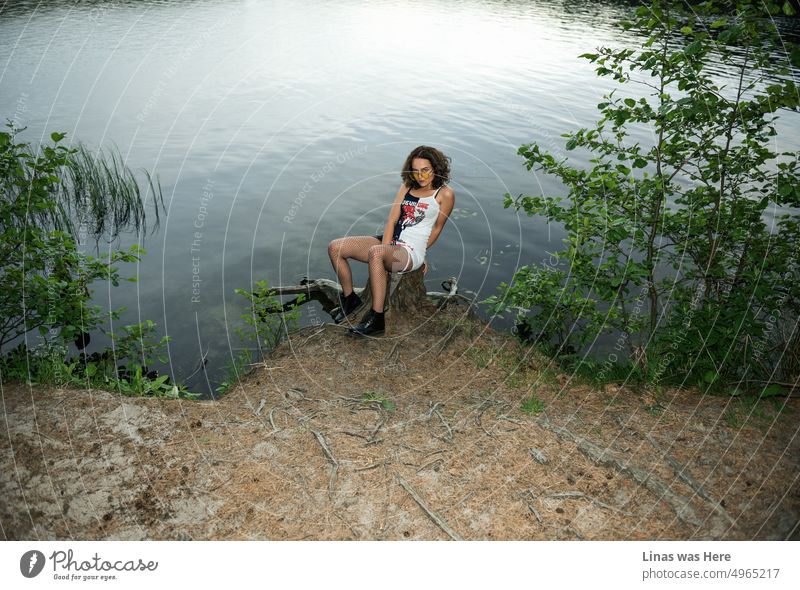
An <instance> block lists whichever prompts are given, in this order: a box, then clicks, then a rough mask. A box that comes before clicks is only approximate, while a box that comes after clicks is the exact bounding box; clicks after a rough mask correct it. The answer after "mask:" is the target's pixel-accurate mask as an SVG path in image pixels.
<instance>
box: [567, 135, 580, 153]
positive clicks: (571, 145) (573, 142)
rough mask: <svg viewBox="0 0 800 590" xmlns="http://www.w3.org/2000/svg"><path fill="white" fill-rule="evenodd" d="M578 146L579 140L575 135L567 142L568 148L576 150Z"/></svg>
mask: <svg viewBox="0 0 800 590" xmlns="http://www.w3.org/2000/svg"><path fill="white" fill-rule="evenodd" d="M576 147H578V140H577V139H575V138H574V137H573V138H572V139H570V140H569V141H568V142H567V150H574V149H575V148H576Z"/></svg>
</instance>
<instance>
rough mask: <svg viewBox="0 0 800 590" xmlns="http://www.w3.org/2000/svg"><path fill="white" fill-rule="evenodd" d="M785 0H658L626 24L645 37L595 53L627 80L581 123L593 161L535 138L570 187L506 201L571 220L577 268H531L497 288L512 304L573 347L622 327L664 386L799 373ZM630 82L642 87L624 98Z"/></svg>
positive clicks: (538, 158)
mask: <svg viewBox="0 0 800 590" xmlns="http://www.w3.org/2000/svg"><path fill="white" fill-rule="evenodd" d="M785 9H786V10H787V11H790V12H791V8H790V6H789V4H788V3H787V4H786V7H785ZM780 10H781V6H779V5H777V4H775V3H770V2H766V3H751V2H738V3H730V2H726V3H720V2H704V3H693V4H692V6H691V7H690V8H689V7H687V6H686V4H685V3H683V2H667V1H664V2H661V1H657V2H652V4H650V5H649V6H642V7H639V8H638V9H637V10H636V13H635V15H633V16H632V19H631V20H630V22H625V23H622V27H623V28H624V29H626V30H629V31H632V32H635V33H637V34H639V35H641V37H642V39H644V41H643V43H642V46H641V47H638V48H635V49H630V48H624V49H613V48H608V47H601V48H599V49H598V50H597V52H596V53H591V54H584V55H583V56H582V57H584V58H586V59H588V60H589V61H591V62H592V63H594V64H596V65H597V70H596V71H597V74H598V75H600V76H611V77H612V78H613V79H614V80H616V81H617V82H618V83H619V84H620V88H618V89H616V90H614V91H613V92H611V93H610V94H609V95H607V96H605V97H604V99H603V100H602V102H601V103H600V104H598V110H599V111H600V114H601V118H600V120H599V121H598V122H597V124H596V125H595V126H594V127H592V128H584V129H580V130H578V131H575V132H572V133H567V134H565V135H564V137H565V138H566V139H567V141H566V146H565V147H566V150H567V151H570V150H581V151H583V152H584V153H587V154H589V155H590V160H589V161H590V166H589V168H588V169H580V168H576V167H573V166H572V165H570V163H569V160H568V159H567V158H564V157H560V156H558V155H553V154H551V153H548V152H546V151H545V150H544V149H543V148H542V147H540V145H539V144H537V143H531V144H528V145H524V146H522V147H521V148H520V149H519V154H520V155H521V156H522V157H524V158H525V163H526V166H527V168H528V169H529V170H533V171H536V172H543V173H545V174H549V175H553V176H555V177H556V178H558V179H559V180H560V181H561V183H562V184H563V186H564V187H565V190H566V195H565V196H547V195H540V196H525V195H519V196H518V197H516V198H514V197H512V196H511V195H509V194H506V195H505V201H504V204H505V207H511V206H513V207H514V208H515V209H517V210H519V209H522V210H524V211H525V212H526V213H527V214H528V215H536V216H540V217H543V218H545V219H547V220H548V221H551V222H557V223H560V224H562V225H563V227H564V228H565V230H566V233H567V237H566V239H565V240H564V241H565V246H566V247H565V249H564V250H563V251H561V252H559V253H557V255H558V258H559V260H561V261H563V262H564V264H561V265H556V266H552V267H547V268H544V269H542V268H537V267H533V266H526V267H523V268H521V269H519V270H518V271H517V273H516V274H515V276H514V278H513V280H512V281H511V283H510V284H505V283H503V284H501V285H500V288H499V294H498V295H497V296H495V297H491V298H489V299H488V300H487V301H486V302H487V303H489V304H491V305H492V306H493V309H494V311H495V312H497V313H502V312H504V311H506V310H508V309H516V310H517V311H518V314H519V318H518V320H519V321H520V322H522V323H524V324H525V325H527V326H529V327H530V329H531V330H532V332H534V333H535V334H540V335H542V336H543V339H545V340H547V341H548V342H549V343H550V344H553V340H555V341H556V342H555V344H556V349H557V350H563V349H564V348H565V347H570V348H573V349H575V350H577V349H581V348H582V347H584V346H585V345H586V344H588V343H591V342H593V341H594V339H595V338H596V337H597V336H598V335H599V334H600V333H602V332H609V333H613V334H618V335H621V337H620V338H619V339H618V346H617V347H615V350H616V351H618V352H619V353H620V354H621V355H622V354H626V355H629V356H630V357H631V358H634V357H635V358H636V359H637V363H638V365H639V366H640V367H642V368H643V372H646V374H647V378H648V380H650V381H656V382H657V381H660V380H667V381H673V382H678V383H680V382H684V381H685V380H689V381H690V382H692V383H698V384H700V385H702V386H703V387H706V388H710V387H717V388H723V387H724V386H725V385H726V384H729V383H731V382H737V383H738V382H751V383H752V382H756V383H761V382H763V381H764V380H767V379H773V380H778V381H786V382H789V381H791V380H792V379H794V378H796V376H797V374H798V364H800V346H798V344H799V342H800V341H799V340H798V331H797V330H796V329H795V330H792V329H791V326H792V325H793V324H796V322H797V318H798V315H800V216H798V213H797V210H798V207H800V184H799V183H798V153H797V151H796V150H793V151H785V152H778V151H775V146H776V145H777V142H776V136H777V133H778V131H777V127H776V120H777V116H778V113H779V111H781V110H797V108H798V88H797V85H796V84H795V83H794V80H793V78H792V76H791V68H792V67H796V66H797V65H798V58H799V57H800V53H798V50H797V48H796V47H794V46H791V45H790V44H788V43H786V42H785V41H784V40H782V39H780V37H779V36H778V32H777V29H776V25H775V20H774V16H775V15H776V14H779V12H780ZM718 64H724V65H725V67H726V69H727V71H728V72H729V74H728V76H727V77H726V80H727V82H725V81H721V80H720V76H719V74H718V71H716V70H715V68H718V67H719V66H718ZM630 86H635V87H636V89H637V92H635V93H631V94H630V95H629V96H625V95H624V94H623V93H622V92H621V89H625V88H626V87H630ZM633 128H637V129H638V130H640V131H641V130H646V131H648V132H649V136H650V137H652V141H651V142H648V143H642V142H641V141H637V140H635V139H634V138H633V137H632V136H631V131H632V129H633ZM642 135H643V134H639V135H638V137H641V136H642ZM770 216H772V218H770ZM787 326H788V327H789V329H786V328H787ZM775 351H778V352H779V353H782V354H774V352H775ZM612 355H613V356H614V357H616V356H617V353H616V352H614V353H612ZM645 369H646V370H645Z"/></svg>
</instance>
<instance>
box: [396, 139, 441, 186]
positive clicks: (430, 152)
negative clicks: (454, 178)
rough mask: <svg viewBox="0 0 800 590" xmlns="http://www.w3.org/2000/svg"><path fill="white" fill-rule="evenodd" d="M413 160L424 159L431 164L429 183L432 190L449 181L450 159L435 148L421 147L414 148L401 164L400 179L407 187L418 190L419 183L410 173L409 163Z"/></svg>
mask: <svg viewBox="0 0 800 590" xmlns="http://www.w3.org/2000/svg"><path fill="white" fill-rule="evenodd" d="M414 158H424V159H425V160H428V161H429V162H430V163H431V166H432V167H433V182H432V183H431V184H432V186H433V188H439V187H440V186H442V185H443V184H445V183H446V182H447V181H448V180H450V158H448V157H447V156H445V155H444V154H443V153H442V152H440V151H439V150H437V149H436V148H433V147H430V146H427V145H421V146H419V147H416V148H414V149H413V150H412V151H411V153H410V154H408V158H406V162H405V164H403V170H402V171H401V172H400V178H402V179H403V182H404V183H405V185H406V186H407V187H409V188H419V183H418V182H417V180H416V178H414V175H413V174H412V173H411V163H412V162H413V161H414Z"/></svg>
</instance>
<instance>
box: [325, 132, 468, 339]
mask: <svg viewBox="0 0 800 590" xmlns="http://www.w3.org/2000/svg"><path fill="white" fill-rule="evenodd" d="M400 176H401V178H402V179H403V184H402V185H400V189H399V190H398V191H397V194H396V195H395V198H394V203H392V209H391V211H390V212H389V218H388V219H387V221H386V226H385V227H384V230H383V234H382V235H377V236H352V237H345V238H337V239H335V240H332V241H331V243H330V244H328V256H330V259H331V264H332V265H333V269H334V270H335V271H336V276H337V277H338V278H339V283H340V284H341V286H342V295H343V299H342V300H341V313H340V314H339V316H338V317H337V318H336V321H337V322H339V321H342V320H344V319H345V318H346V317H347V315H348V314H350V313H352V312H353V310H354V309H356V308H357V307H358V306H359V305H361V298H360V297H359V296H358V295H356V294H355V292H354V291H353V275H352V273H351V272H350V265H349V264H348V262H347V260H348V258H353V259H354V260H358V261H360V262H366V263H368V264H369V284H370V288H371V290H372V309H370V310H369V311H368V312H367V313H366V315H364V317H363V318H362V320H361V323H359V324H358V325H357V326H355V327H352V328H350V330H349V331H350V332H351V333H353V334H356V335H362V336H368V335H372V334H379V333H381V332H383V331H384V319H383V305H384V302H385V298H386V279H387V274H386V273H387V272H396V273H404V272H411V271H414V270H417V269H418V268H419V267H420V266H423V265H424V264H426V263H425V252H426V251H427V249H428V248H430V247H431V246H432V245H433V244H434V242H436V240H437V239H438V238H439V234H440V233H441V232H442V228H443V227H444V224H445V222H446V221H447V218H448V216H449V215H450V212H451V211H452V210H453V204H454V203H455V195H454V194H453V190H452V189H451V188H450V187H448V186H446V183H447V181H448V180H450V158H448V157H447V156H445V155H444V154H443V153H442V152H440V151H439V150H437V149H436V148H432V147H429V146H425V145H421V146H419V147H418V148H415V149H414V150H413V151H412V152H411V153H410V154H409V155H408V158H406V161H405V164H403V170H402V172H401V174H400ZM423 272H427V266H426V267H425V269H423Z"/></svg>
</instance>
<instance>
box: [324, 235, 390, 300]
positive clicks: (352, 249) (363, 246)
mask: <svg viewBox="0 0 800 590" xmlns="http://www.w3.org/2000/svg"><path fill="white" fill-rule="evenodd" d="M380 243H381V241H380V240H379V239H378V238H376V237H375V236H348V237H346V238H337V239H335V240H331V243H330V244H328V256H329V257H330V259H331V264H332V265H333V270H335V271H336V276H337V277H338V279H339V284H340V285H341V286H342V294H343V296H344V297H346V296H348V295H349V294H350V293H352V292H353V273H352V272H351V271H350V265H349V264H348V263H347V259H348V258H354V259H355V260H358V261H359V262H368V260H369V249H370V247H371V246H375V245H376V244H377V245H380Z"/></svg>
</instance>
